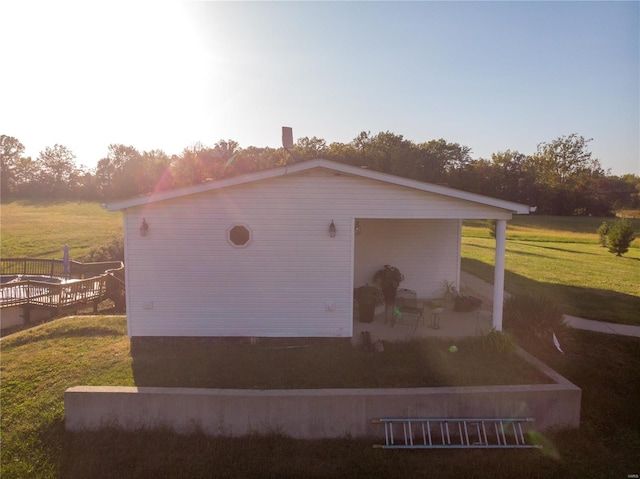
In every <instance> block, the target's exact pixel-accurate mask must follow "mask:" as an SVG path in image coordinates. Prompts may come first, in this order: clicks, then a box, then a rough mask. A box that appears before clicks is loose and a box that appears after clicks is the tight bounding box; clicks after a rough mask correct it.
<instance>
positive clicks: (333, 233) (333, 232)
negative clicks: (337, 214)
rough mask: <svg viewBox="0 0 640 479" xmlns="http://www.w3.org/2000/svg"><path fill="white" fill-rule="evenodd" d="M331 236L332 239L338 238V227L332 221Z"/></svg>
mask: <svg viewBox="0 0 640 479" xmlns="http://www.w3.org/2000/svg"><path fill="white" fill-rule="evenodd" d="M329 236H330V237H331V238H335V237H336V225H335V223H334V222H333V220H331V224H330V225H329Z"/></svg>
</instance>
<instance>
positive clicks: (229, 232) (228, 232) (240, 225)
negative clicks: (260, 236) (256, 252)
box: [227, 223, 253, 248]
mask: <svg viewBox="0 0 640 479" xmlns="http://www.w3.org/2000/svg"><path fill="white" fill-rule="evenodd" d="M235 228H244V229H245V230H247V233H249V239H248V240H247V242H246V243H243V244H237V243H234V242H233V240H232V239H231V231H232V230H233V229H235ZM227 241H228V242H229V244H230V245H231V246H233V247H234V248H246V247H248V246H249V245H250V244H251V243H252V242H253V231H252V230H251V228H249V227H248V226H247V225H245V224H244V223H236V224H233V225H231V226H230V227H229V229H227Z"/></svg>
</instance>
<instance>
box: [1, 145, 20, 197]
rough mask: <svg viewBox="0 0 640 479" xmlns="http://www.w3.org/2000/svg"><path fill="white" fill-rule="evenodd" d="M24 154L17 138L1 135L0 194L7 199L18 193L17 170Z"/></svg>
mask: <svg viewBox="0 0 640 479" xmlns="http://www.w3.org/2000/svg"><path fill="white" fill-rule="evenodd" d="M22 153H24V145H23V144H22V143H20V141H18V139H17V138H14V137H13V136H8V135H0V194H1V195H2V198H6V197H8V196H9V195H11V194H13V193H15V191H16V168H17V167H18V163H19V162H20V158H21V157H22Z"/></svg>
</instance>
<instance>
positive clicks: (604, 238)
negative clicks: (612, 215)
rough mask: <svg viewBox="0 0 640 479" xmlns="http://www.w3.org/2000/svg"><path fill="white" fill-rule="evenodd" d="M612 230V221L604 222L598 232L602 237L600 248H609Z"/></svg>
mask: <svg viewBox="0 0 640 479" xmlns="http://www.w3.org/2000/svg"><path fill="white" fill-rule="evenodd" d="M610 229H611V221H603V222H602V224H601V225H600V226H598V229H597V230H596V231H597V233H598V235H599V236H600V246H602V247H603V248H604V247H606V246H607V235H608V234H609V230H610Z"/></svg>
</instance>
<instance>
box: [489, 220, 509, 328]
mask: <svg viewBox="0 0 640 479" xmlns="http://www.w3.org/2000/svg"><path fill="white" fill-rule="evenodd" d="M506 247H507V220H497V222H496V262H495V263H496V266H495V269H494V272H493V322H492V326H493V327H494V328H495V329H496V331H502V303H503V301H504V255H505V250H506Z"/></svg>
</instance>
